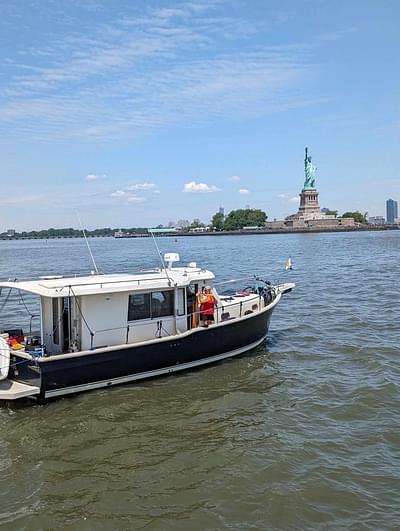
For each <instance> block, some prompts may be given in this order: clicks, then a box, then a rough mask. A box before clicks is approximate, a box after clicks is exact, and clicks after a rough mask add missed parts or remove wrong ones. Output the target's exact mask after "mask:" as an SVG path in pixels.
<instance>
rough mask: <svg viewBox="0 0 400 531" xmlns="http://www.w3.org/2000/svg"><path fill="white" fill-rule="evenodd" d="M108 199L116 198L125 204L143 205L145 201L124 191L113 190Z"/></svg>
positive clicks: (143, 198)
mask: <svg viewBox="0 0 400 531" xmlns="http://www.w3.org/2000/svg"><path fill="white" fill-rule="evenodd" d="M110 197H116V198H118V199H124V200H125V201H126V202H127V203H143V202H144V201H146V198H145V197H141V196H139V195H136V194H132V193H131V192H127V191H126V190H115V192H112V193H111V194H110Z"/></svg>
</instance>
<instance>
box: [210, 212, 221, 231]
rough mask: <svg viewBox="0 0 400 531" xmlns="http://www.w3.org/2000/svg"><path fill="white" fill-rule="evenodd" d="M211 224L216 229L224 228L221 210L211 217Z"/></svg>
mask: <svg viewBox="0 0 400 531" xmlns="http://www.w3.org/2000/svg"><path fill="white" fill-rule="evenodd" d="M211 226H212V227H213V228H214V229H216V230H223V228H224V215H223V214H222V212H217V213H216V214H214V215H213V217H212V219H211Z"/></svg>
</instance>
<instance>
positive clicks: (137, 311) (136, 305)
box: [128, 293, 150, 321]
mask: <svg viewBox="0 0 400 531" xmlns="http://www.w3.org/2000/svg"><path fill="white" fill-rule="evenodd" d="M149 318H150V293H139V294H138V295H129V307H128V321H137V320H138V319H149Z"/></svg>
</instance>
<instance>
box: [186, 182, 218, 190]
mask: <svg viewBox="0 0 400 531" xmlns="http://www.w3.org/2000/svg"><path fill="white" fill-rule="evenodd" d="M182 191H183V192H192V193H198V192H200V193H201V192H220V191H221V190H220V188H217V187H216V186H214V185H211V186H209V185H208V184H206V183H196V181H190V182H189V183H186V184H185V185H184V187H183V190H182Z"/></svg>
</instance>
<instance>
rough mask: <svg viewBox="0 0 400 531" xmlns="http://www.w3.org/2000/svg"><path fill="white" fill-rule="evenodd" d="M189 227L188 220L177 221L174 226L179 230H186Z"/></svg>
mask: <svg viewBox="0 0 400 531" xmlns="http://www.w3.org/2000/svg"><path fill="white" fill-rule="evenodd" d="M189 225H190V221H189V220H188V219H179V220H178V221H177V222H176V226H177V227H178V228H179V229H186V228H187V227H189Z"/></svg>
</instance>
